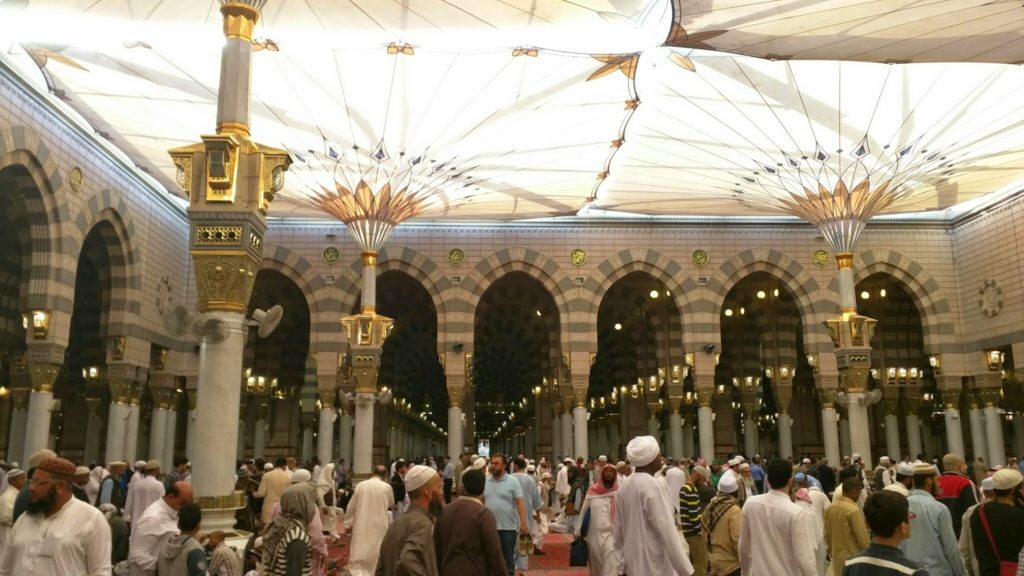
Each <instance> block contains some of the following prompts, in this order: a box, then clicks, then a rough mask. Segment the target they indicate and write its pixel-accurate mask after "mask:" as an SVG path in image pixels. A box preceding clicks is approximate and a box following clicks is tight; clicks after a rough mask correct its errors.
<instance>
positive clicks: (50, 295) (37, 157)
mask: <svg viewBox="0 0 1024 576" xmlns="http://www.w3.org/2000/svg"><path fill="white" fill-rule="evenodd" d="M16 167H17V168H21V169H22V170H20V171H18V172H19V173H16V174H14V177H15V181H16V185H15V186H16V190H17V193H18V194H19V195H20V196H21V197H22V198H24V204H25V207H24V208H25V215H26V216H27V221H28V237H29V238H30V243H31V248H32V249H31V254H30V258H29V262H28V263H27V264H26V265H27V266H29V269H28V270H26V272H29V274H26V275H25V277H26V278H28V285H27V287H26V289H25V290H24V291H23V292H22V294H23V295H24V297H23V298H21V300H22V301H21V306H22V307H23V308H24V309H28V308H40V309H50V310H55V311H60V312H64V313H67V314H70V313H71V300H70V299H68V298H67V297H65V293H67V292H69V291H70V287H68V290H59V289H57V288H56V284H64V285H68V284H69V282H68V281H67V280H66V279H67V278H74V270H73V268H72V269H71V270H70V271H69V270H67V267H69V266H72V267H73V263H74V258H73V257H71V258H65V257H64V249H65V245H66V239H65V238H64V235H63V231H62V224H63V222H64V221H65V220H66V219H67V218H68V215H69V214H70V209H69V208H68V205H67V202H66V199H65V198H64V197H63V195H58V194H57V193H56V191H57V190H59V189H60V188H61V186H62V185H63V179H62V178H61V175H60V172H59V171H58V170H57V166H56V163H55V162H54V161H53V159H52V158H51V157H50V151H49V149H48V148H47V147H46V145H45V144H44V143H43V142H42V140H41V139H39V137H38V136H36V134H35V132H34V131H32V130H31V129H29V128H27V127H25V126H12V127H11V128H10V130H9V131H8V132H4V131H2V130H0V170H4V169H8V168H16ZM12 197H13V196H12ZM72 282H73V281H72Z"/></svg>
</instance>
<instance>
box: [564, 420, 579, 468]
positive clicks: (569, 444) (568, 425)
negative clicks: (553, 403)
mask: <svg viewBox="0 0 1024 576" xmlns="http://www.w3.org/2000/svg"><path fill="white" fill-rule="evenodd" d="M574 448H575V446H574V445H573V441H572V414H571V413H569V412H565V413H564V414H562V451H563V452H565V453H566V454H568V455H569V456H570V457H572V458H576V455H575V454H573V453H572V452H573V449H574Z"/></svg>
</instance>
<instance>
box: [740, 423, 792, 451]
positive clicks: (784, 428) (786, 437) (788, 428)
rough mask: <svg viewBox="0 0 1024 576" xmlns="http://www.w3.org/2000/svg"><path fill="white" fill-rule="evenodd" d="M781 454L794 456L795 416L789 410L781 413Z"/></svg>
mask: <svg viewBox="0 0 1024 576" xmlns="http://www.w3.org/2000/svg"><path fill="white" fill-rule="evenodd" d="M779 456H781V457H783V458H789V457H790V456H793V417H792V416H790V415H789V414H788V413H787V412H781V413H779ZM748 458H749V456H748Z"/></svg>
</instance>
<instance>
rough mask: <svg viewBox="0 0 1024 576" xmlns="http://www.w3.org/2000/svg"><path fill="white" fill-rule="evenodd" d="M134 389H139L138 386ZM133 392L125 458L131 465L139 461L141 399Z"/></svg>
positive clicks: (130, 399) (126, 431)
mask: <svg viewBox="0 0 1024 576" xmlns="http://www.w3.org/2000/svg"><path fill="white" fill-rule="evenodd" d="M133 388H136V389H137V388H139V386H138V384H135V385H133ZM136 394H137V393H136V392H133V397H131V398H129V399H128V417H127V418H126V419H125V428H124V457H125V460H126V461H127V462H128V463H129V464H131V463H132V462H134V461H135V460H138V459H139V453H138V452H139V450H138V447H139V399H138V397H137V395H136Z"/></svg>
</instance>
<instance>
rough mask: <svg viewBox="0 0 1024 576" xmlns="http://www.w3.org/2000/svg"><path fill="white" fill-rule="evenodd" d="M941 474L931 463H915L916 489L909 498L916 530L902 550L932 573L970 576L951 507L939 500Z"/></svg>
mask: <svg viewBox="0 0 1024 576" xmlns="http://www.w3.org/2000/svg"><path fill="white" fill-rule="evenodd" d="M938 474H939V471H938V470H937V469H936V468H935V466H933V465H931V464H925V463H923V462H922V463H919V464H916V465H914V489H913V490H911V491H910V497H909V498H907V500H908V502H909V505H910V512H912V513H913V515H914V518H913V521H912V522H911V524H912V525H913V528H914V530H913V533H911V534H909V535H908V536H907V539H906V540H904V541H903V542H902V543H901V544H900V549H901V550H903V553H904V554H906V556H907V558H909V559H911V560H913V561H914V562H917V563H918V564H920V565H921V566H922V567H924V568H925V569H926V570H928V574H930V575H931V576H967V568H966V567H965V566H964V560H963V558H961V557H960V550H959V548H958V547H957V539H956V535H955V534H954V533H953V519H952V518H951V517H950V515H949V508H947V507H946V505H945V504H943V503H941V502H939V501H938V500H936V499H935V493H936V492H937V491H938V486H939V484H938V480H937V477H938Z"/></svg>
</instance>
